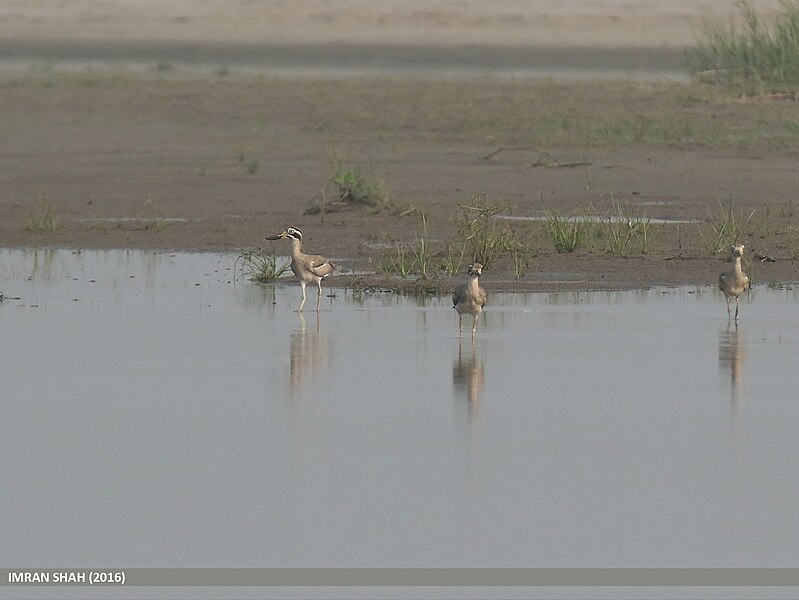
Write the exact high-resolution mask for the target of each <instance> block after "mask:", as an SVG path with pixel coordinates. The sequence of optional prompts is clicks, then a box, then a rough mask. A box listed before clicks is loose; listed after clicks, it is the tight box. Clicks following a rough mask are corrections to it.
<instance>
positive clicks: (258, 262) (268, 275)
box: [233, 248, 291, 283]
mask: <svg viewBox="0 0 799 600" xmlns="http://www.w3.org/2000/svg"><path fill="white" fill-rule="evenodd" d="M239 261H241V270H242V272H243V274H244V275H245V276H246V277H247V278H249V280H250V281H254V282H255V283H271V282H272V281H275V280H276V279H277V278H278V277H280V276H282V275H283V274H284V273H286V272H287V271H288V270H289V268H290V266H291V264H290V263H289V262H284V263H281V264H280V265H278V263H277V256H276V255H275V253H274V252H273V251H272V250H264V249H263V248H258V249H256V250H244V251H243V252H242V253H241V254H239V256H238V257H237V258H236V261H235V264H234V267H233V272H234V274H235V273H237V272H238V269H237V266H238V263H239Z"/></svg>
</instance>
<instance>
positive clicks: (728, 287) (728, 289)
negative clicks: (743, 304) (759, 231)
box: [719, 244, 749, 321]
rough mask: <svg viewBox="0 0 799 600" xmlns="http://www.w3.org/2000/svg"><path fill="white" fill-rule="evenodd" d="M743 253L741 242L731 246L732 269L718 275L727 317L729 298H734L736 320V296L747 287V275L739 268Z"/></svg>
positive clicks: (729, 310)
mask: <svg viewBox="0 0 799 600" xmlns="http://www.w3.org/2000/svg"><path fill="white" fill-rule="evenodd" d="M743 254H744V245H743V244H734V245H733V247H732V262H733V265H732V271H725V272H724V273H722V274H721V275H719V289H720V290H721V291H722V292H724V295H725V296H726V298H727V318H729V317H730V312H731V308H730V300H731V299H732V298H735V320H736V321H737V320H738V297H739V296H740V295H741V294H743V293H744V292H745V291H746V290H748V289H749V277H748V276H747V274H746V273H744V272H743V269H741V257H742V256H743Z"/></svg>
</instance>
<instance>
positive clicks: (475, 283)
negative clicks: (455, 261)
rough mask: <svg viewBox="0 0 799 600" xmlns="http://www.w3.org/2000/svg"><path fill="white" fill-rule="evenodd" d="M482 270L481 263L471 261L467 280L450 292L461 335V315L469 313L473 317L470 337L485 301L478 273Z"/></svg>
mask: <svg viewBox="0 0 799 600" xmlns="http://www.w3.org/2000/svg"><path fill="white" fill-rule="evenodd" d="M482 272H483V265H481V264H480V263H472V264H470V265H469V281H468V282H466V283H464V284H463V285H459V286H458V287H456V288H455V291H453V292H452V307H453V308H454V309H455V310H456V311H458V328H459V330H460V333H461V335H463V315H464V314H469V315H472V316H473V317H474V324H473V325H472V337H474V335H475V333H476V332H477V321H478V320H479V319H480V312H481V311H482V310H483V307H484V306H485V303H486V291H485V290H484V289H483V288H481V287H480V274H481V273H482Z"/></svg>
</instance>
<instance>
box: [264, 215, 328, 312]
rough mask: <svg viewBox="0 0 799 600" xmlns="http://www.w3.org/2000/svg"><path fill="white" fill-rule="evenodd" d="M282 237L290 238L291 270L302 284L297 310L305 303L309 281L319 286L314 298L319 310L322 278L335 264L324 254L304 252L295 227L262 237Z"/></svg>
mask: <svg viewBox="0 0 799 600" xmlns="http://www.w3.org/2000/svg"><path fill="white" fill-rule="evenodd" d="M283 238H291V270H292V271H293V272H294V274H295V275H296V276H297V279H299V280H300V285H301V286H302V302H300V307H299V308H298V309H297V312H301V311H302V307H303V306H304V305H305V286H306V285H308V284H309V283H315V284H316V286H317V287H318V288H319V293H318V295H317V298H316V310H317V311H319V303H320V302H321V300H322V279H324V278H325V277H327V276H328V275H330V274H331V273H332V272H333V270H334V269H335V268H336V265H335V264H334V263H332V262H330V261H329V260H327V259H326V258H325V257H324V256H319V255H318V254H304V253H303V252H302V231H300V230H299V229H298V228H297V227H289V228H288V229H286V230H285V231H281V232H280V233H278V234H277V235H273V236H272V237H268V238H264V239H265V240H280V239H283Z"/></svg>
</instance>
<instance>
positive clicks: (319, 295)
mask: <svg viewBox="0 0 799 600" xmlns="http://www.w3.org/2000/svg"><path fill="white" fill-rule="evenodd" d="M316 285H317V287H318V288H319V292H318V293H317V294H316V312H319V305H320V304H321V303H322V280H321V279H320V280H319V281H317V282H316Z"/></svg>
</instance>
